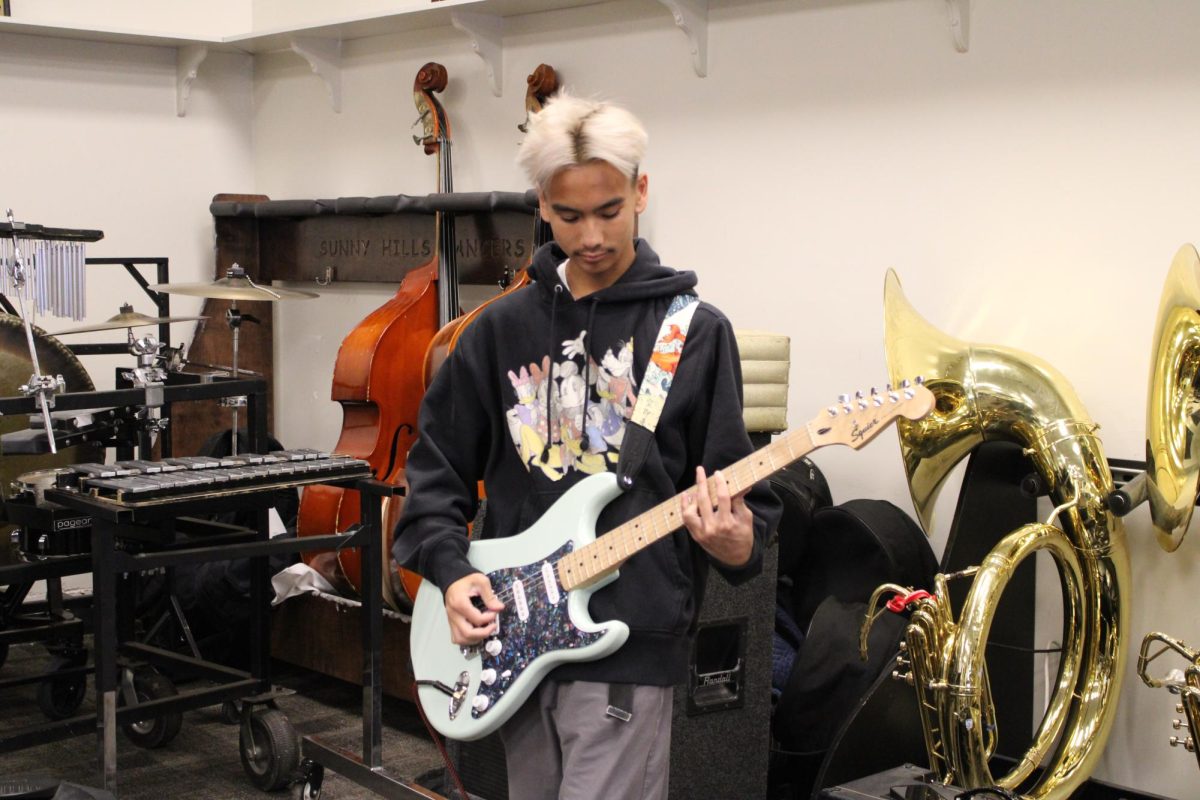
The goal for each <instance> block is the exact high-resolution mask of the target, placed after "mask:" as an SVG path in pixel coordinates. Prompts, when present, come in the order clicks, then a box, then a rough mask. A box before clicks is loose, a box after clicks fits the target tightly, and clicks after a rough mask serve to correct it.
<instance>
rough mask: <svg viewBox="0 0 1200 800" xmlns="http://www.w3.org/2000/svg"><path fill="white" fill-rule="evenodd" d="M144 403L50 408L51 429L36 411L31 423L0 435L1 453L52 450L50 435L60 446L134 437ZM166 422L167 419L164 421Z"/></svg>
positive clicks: (138, 427) (23, 453)
mask: <svg viewBox="0 0 1200 800" xmlns="http://www.w3.org/2000/svg"><path fill="white" fill-rule="evenodd" d="M141 412H142V407H141V406H123V407H117V408H93V409H82V410H79V411H52V412H50V423H51V426H52V427H51V429H50V431H49V432H47V430H46V429H45V427H44V425H45V422H44V420H43V419H42V418H41V417H40V416H37V415H34V416H31V417H30V418H29V425H30V427H29V428H28V429H26V430H20V431H12V432H11V433H6V434H3V435H0V455H6V456H13V455H39V454H42V453H48V452H50V439H53V440H54V441H55V443H56V444H57V445H58V447H61V448H67V447H74V446H76V445H79V444H84V443H88V442H92V443H97V444H101V445H106V446H110V445H114V444H117V443H119V442H124V441H130V440H132V439H135V438H136V436H135V435H134V432H135V431H137V430H141V428H142V424H143V423H142V422H140V421H139V414H140V413H141ZM162 422H163V426H165V422H166V421H165V420H164V421H162Z"/></svg>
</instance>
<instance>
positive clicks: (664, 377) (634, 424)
mask: <svg viewBox="0 0 1200 800" xmlns="http://www.w3.org/2000/svg"><path fill="white" fill-rule="evenodd" d="M699 305H700V298H699V297H697V296H696V295H694V294H679V295H675V297H674V298H672V300H671V305H670V306H668V308H667V315H666V317H664V318H663V321H662V327H660V328H659V330H658V338H657V339H656V340H655V342H654V349H653V350H652V351H651V353H650V363H648V364H647V365H646V371H645V374H644V375H643V376H642V388H641V389H639V390H638V396H637V401H636V402H635V403H634V406H633V414H632V415H631V416H630V418H629V421H628V422H627V423H625V435H624V436H623V437H622V439H621V455H620V457H619V458H618V460H617V484H618V485H619V486H620V487H621V489H622V490H624V491H628V490H629V489H631V488H632V487H633V484H634V481H636V480H637V476H638V473H639V472H641V470H642V465H643V464H645V463H646V455H647V454H648V453H649V452H650V448H651V447H652V446H653V445H654V429H655V428H657V427H658V419H659V417H661V416H662V411H663V406H665V405H666V402H667V394H668V393H669V392H670V391H671V384H672V383H673V382H674V380H675V369H676V367H678V366H679V358H680V356H681V355H682V354H683V345H684V342H686V341H687V334H688V327H689V326H691V324H692V316H693V315H694V314H695V313H696V308H697V307H698V306H699ZM633 690H634V686H633V684H630V683H610V684H609V685H608V708H606V709H605V710H604V713H605V715H606V716H609V717H612V718H613V719H615V720H618V721H620V722H629V720H631V719H633Z"/></svg>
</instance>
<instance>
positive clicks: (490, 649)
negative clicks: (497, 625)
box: [483, 639, 504, 656]
mask: <svg viewBox="0 0 1200 800" xmlns="http://www.w3.org/2000/svg"><path fill="white" fill-rule="evenodd" d="M483 649H484V650H485V651H486V652H487V654H488V655H489V656H498V655H500V651H501V650H503V649H504V645H502V644H500V640H499V639H488V640H487V643H485V644H484V645H483Z"/></svg>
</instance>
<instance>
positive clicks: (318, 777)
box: [292, 758, 325, 800]
mask: <svg viewBox="0 0 1200 800" xmlns="http://www.w3.org/2000/svg"><path fill="white" fill-rule="evenodd" d="M300 775H301V781H300V783H299V784H298V785H297V786H296V787H295V788H294V789H293V790H292V800H321V785H322V784H323V783H324V782H325V767H323V766H321V765H320V764H318V763H317V762H315V761H313V760H312V759H310V758H306V759H304V761H302V762H301V763H300Z"/></svg>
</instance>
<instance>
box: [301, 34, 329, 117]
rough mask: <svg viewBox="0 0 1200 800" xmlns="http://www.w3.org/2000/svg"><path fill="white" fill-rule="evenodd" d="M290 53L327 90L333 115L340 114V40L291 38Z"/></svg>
mask: <svg viewBox="0 0 1200 800" xmlns="http://www.w3.org/2000/svg"><path fill="white" fill-rule="evenodd" d="M289 44H290V45H291V48H292V52H294V53H296V54H297V55H299V56H300V57H302V58H303V59H304V60H305V61H307V62H308V66H309V67H311V68H312V71H313V72H314V73H315V74H316V75H317V77H319V78H320V79H321V80H323V81H325V88H326V89H328V90H329V106H330V108H332V109H333V111H334V113H335V114H340V113H342V40H341V39H330V38H325V37H320V36H293V37H292V38H291V40H290V41H289Z"/></svg>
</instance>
